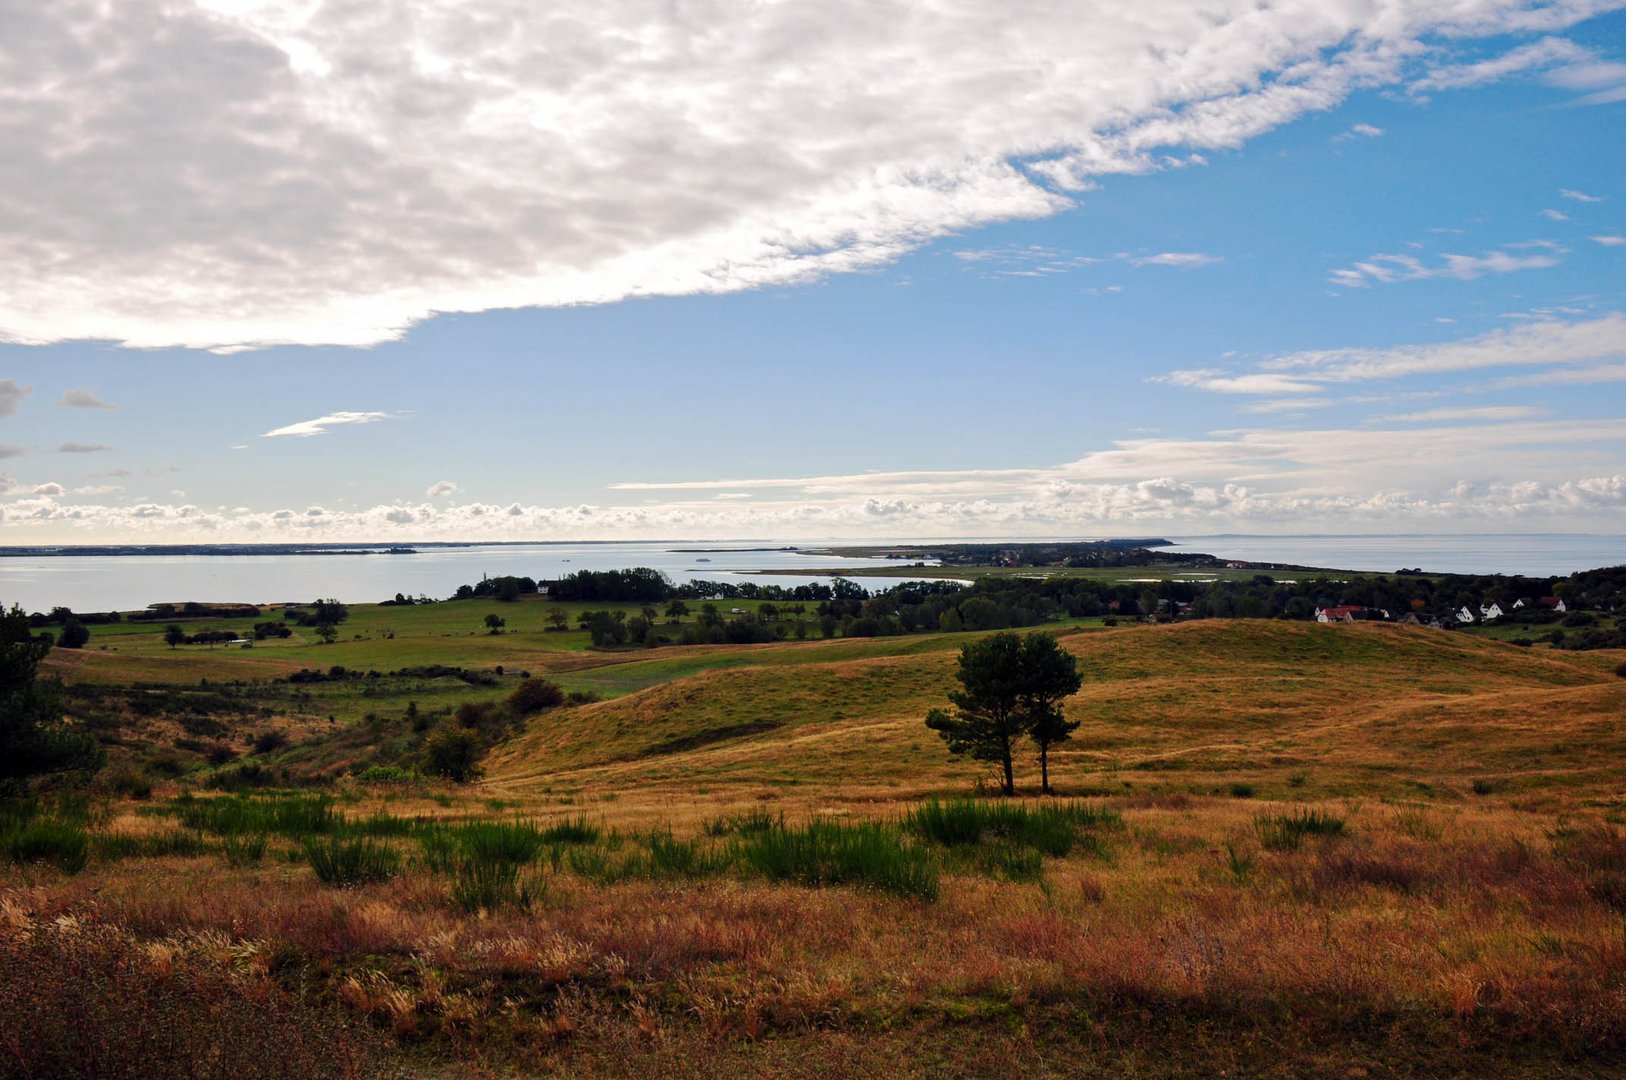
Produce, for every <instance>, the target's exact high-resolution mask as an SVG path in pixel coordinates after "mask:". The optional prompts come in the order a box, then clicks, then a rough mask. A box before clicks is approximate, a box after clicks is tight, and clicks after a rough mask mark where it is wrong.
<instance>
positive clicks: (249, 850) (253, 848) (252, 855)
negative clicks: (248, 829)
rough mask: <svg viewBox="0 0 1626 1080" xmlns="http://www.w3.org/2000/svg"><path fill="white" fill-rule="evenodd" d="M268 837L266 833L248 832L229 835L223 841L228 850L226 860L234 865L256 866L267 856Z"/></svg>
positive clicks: (226, 850)
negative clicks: (240, 834)
mask: <svg viewBox="0 0 1626 1080" xmlns="http://www.w3.org/2000/svg"><path fill="white" fill-rule="evenodd" d="M267 840H268V837H267V836H266V835H265V833H247V834H245V835H242V836H228V837H226V839H225V840H224V842H223V843H222V845H221V846H222V847H223V848H224V849H225V852H226V862H228V863H230V864H231V865H232V866H254V865H256V864H258V863H259V861H260V860H261V859H263V858H265V846H266V842H267Z"/></svg>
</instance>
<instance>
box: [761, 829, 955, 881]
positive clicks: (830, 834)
mask: <svg viewBox="0 0 1626 1080" xmlns="http://www.w3.org/2000/svg"><path fill="white" fill-rule="evenodd" d="M734 857H735V858H736V859H737V860H738V861H739V863H740V864H741V865H742V866H744V867H745V868H747V869H749V870H752V871H754V872H756V873H758V874H761V875H762V876H763V877H766V878H768V879H769V880H770V881H795V882H800V883H801V884H804V885H838V884H854V885H867V886H869V887H871V888H875V889H880V890H882V891H884V892H890V893H895V894H896V895H899V896H908V897H915V898H918V899H922V900H935V899H937V896H938V891H939V890H938V877H937V865H936V863H935V862H934V861H933V860H932V857H931V853H930V852H929V851H927V850H926V849H925V848H922V847H918V846H916V845H914V844H910V843H905V842H904V841H903V839H902V838H901V837H900V836H899V835H898V833H897V830H896V829H894V828H889V827H887V826H885V825H879V824H875V823H872V822H860V823H855V824H846V823H843V822H839V821H811V822H808V823H807V824H806V825H803V826H800V827H783V828H773V829H767V830H764V831H762V832H758V833H754V834H752V835H749V836H746V837H743V838H741V839H740V840H738V841H736V843H735V846H734Z"/></svg>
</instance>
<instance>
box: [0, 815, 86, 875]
mask: <svg viewBox="0 0 1626 1080" xmlns="http://www.w3.org/2000/svg"><path fill="white" fill-rule="evenodd" d="M89 818H90V815H89V811H88V808H87V806H86V804H85V803H84V801H83V800H62V801H59V802H58V803H57V804H56V805H55V806H54V807H50V808H47V807H45V806H43V805H41V804H40V803H39V802H38V801H37V800H34V799H18V800H13V801H9V802H5V803H0V857H4V858H7V859H10V860H11V861H12V862H16V863H33V862H44V863H51V864H53V865H54V866H56V867H57V869H59V870H62V871H64V872H65V873H69V874H77V873H78V872H79V871H81V870H83V869H84V868H85V863H86V862H88V861H89V859H90V837H89V835H88V834H87V833H86V832H85V824H86V822H88V821H89Z"/></svg>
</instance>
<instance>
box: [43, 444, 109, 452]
mask: <svg viewBox="0 0 1626 1080" xmlns="http://www.w3.org/2000/svg"><path fill="white" fill-rule="evenodd" d="M56 449H57V453H59V454H101V453H105V452H106V451H108V450H111V449H113V448H112V447H111V446H104V445H102V444H101V443H85V442H65V443H63V444H62V445H61V446H58V447H57V448H56Z"/></svg>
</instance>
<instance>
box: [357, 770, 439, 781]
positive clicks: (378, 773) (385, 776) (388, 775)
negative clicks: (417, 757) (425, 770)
mask: <svg viewBox="0 0 1626 1080" xmlns="http://www.w3.org/2000/svg"><path fill="white" fill-rule="evenodd" d="M356 780H357V781H359V782H360V783H363V784H416V783H419V782H420V781H422V780H423V774H422V773H420V772H418V771H417V770H416V769H403V768H401V767H400V766H399V765H374V766H372V767H371V768H369V769H367V770H366V771H364V772H363V773H362V774H361V775H360V776H357V777H356Z"/></svg>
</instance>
